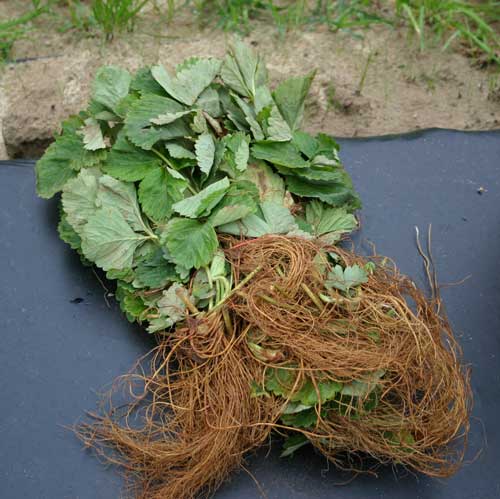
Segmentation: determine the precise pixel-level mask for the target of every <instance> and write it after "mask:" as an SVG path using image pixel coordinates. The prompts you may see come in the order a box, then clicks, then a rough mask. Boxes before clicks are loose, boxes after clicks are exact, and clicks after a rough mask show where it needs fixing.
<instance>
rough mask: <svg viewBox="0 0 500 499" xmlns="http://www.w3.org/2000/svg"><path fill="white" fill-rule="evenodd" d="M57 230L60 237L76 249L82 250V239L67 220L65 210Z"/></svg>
mask: <svg viewBox="0 0 500 499" xmlns="http://www.w3.org/2000/svg"><path fill="white" fill-rule="evenodd" d="M57 232H58V233H59V237H60V238H61V239H62V240H63V241H64V242H65V243H67V244H69V245H70V247H71V248H72V249H74V250H77V251H81V246H82V240H81V238H80V236H79V235H78V233H77V232H76V231H75V229H73V227H72V226H71V225H70V223H69V222H68V220H67V216H66V214H65V213H64V212H62V213H61V219H60V220H59V224H58V225H57Z"/></svg>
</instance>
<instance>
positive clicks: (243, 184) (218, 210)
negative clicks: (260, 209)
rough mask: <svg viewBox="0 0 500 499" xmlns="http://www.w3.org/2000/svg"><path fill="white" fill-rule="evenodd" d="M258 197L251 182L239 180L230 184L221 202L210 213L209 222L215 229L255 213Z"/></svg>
mask: <svg viewBox="0 0 500 499" xmlns="http://www.w3.org/2000/svg"><path fill="white" fill-rule="evenodd" d="M258 196H259V193H258V191H257V188H256V187H255V184H253V183H252V182H248V181H245V180H241V181H238V182H235V183H232V184H231V186H230V187H229V189H228V191H227V192H226V195H225V196H224V197H223V198H222V201H221V202H220V203H219V204H218V205H217V206H216V207H215V209H214V210H213V211H212V214H211V215H210V218H209V222H210V223H211V224H212V225H213V226H214V227H217V226H219V225H224V224H228V223H231V222H235V221H236V220H240V219H242V218H244V217H246V216H248V215H250V214H252V213H255V212H256V211H257V202H256V200H257V199H258Z"/></svg>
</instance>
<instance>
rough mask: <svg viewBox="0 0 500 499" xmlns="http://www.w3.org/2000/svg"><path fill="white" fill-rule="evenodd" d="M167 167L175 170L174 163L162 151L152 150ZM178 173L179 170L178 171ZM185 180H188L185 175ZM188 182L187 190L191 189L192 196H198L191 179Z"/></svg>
mask: <svg viewBox="0 0 500 499" xmlns="http://www.w3.org/2000/svg"><path fill="white" fill-rule="evenodd" d="M151 150H152V151H153V152H154V153H155V154H156V155H157V156H158V157H159V158H160V159H161V160H162V161H163V162H164V163H165V164H166V165H167V166H169V167H170V168H172V169H173V170H175V167H174V165H173V164H172V162H171V161H170V160H169V159H168V158H167V157H166V156H165V155H164V154H162V153H161V152H160V151H157V150H156V149H155V148H154V147H153V148H152V149H151ZM176 171H177V170H176ZM183 177H184V178H186V177H185V176H184V175H183ZM186 180H187V182H188V185H187V188H188V189H189V192H191V194H193V195H194V194H198V193H197V192H196V190H195V189H194V188H193V186H192V185H191V184H190V182H189V179H188V178H186Z"/></svg>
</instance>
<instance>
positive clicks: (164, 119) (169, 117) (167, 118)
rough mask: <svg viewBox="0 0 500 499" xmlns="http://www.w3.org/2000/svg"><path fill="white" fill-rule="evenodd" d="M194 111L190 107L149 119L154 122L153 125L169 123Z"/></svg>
mask: <svg viewBox="0 0 500 499" xmlns="http://www.w3.org/2000/svg"><path fill="white" fill-rule="evenodd" d="M192 112H193V111H192V110H191V109H188V110H187V111H177V112H174V113H169V112H167V113H163V114H159V115H158V116H157V117H156V118H151V119H150V120H149V121H150V122H151V123H153V125H169V124H170V123H173V122H174V121H176V120H178V119H179V118H182V117H183V116H186V115H187V114H191V113H192Z"/></svg>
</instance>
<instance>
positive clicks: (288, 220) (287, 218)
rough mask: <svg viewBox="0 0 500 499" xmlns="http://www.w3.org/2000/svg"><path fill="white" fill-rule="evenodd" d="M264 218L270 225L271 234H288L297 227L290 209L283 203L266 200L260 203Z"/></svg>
mask: <svg viewBox="0 0 500 499" xmlns="http://www.w3.org/2000/svg"><path fill="white" fill-rule="evenodd" d="M260 208H261V210H262V214H263V215H264V219H265V221H266V222H267V224H268V225H269V232H268V233H269V234H286V233H287V232H291V231H293V230H296V229H297V224H296V223H295V218H293V215H292V214H291V213H290V210H289V209H288V208H287V207H286V206H283V205H281V204H277V203H274V202H272V201H264V202H262V203H261V204H260Z"/></svg>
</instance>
